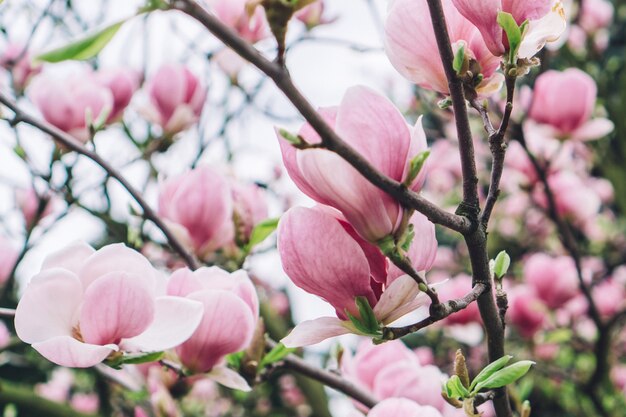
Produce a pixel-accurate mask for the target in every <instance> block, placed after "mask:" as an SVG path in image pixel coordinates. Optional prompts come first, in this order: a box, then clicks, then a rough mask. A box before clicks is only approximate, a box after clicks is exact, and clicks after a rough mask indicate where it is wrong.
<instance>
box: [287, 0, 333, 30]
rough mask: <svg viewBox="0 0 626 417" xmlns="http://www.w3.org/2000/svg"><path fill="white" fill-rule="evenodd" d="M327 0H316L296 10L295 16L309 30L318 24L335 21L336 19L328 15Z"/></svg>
mask: <svg viewBox="0 0 626 417" xmlns="http://www.w3.org/2000/svg"><path fill="white" fill-rule="evenodd" d="M325 1H326V0H316V1H314V2H313V3H311V4H309V5H308V6H305V7H304V8H303V9H301V10H299V11H298V12H296V14H295V15H294V17H295V18H296V19H298V20H299V21H301V22H302V23H304V24H305V25H306V27H307V29H309V30H310V29H313V28H314V27H316V26H319V25H324V24H326V23H331V22H333V21H334V20H335V19H333V18H328V17H327V16H326V10H325V6H326V5H325Z"/></svg>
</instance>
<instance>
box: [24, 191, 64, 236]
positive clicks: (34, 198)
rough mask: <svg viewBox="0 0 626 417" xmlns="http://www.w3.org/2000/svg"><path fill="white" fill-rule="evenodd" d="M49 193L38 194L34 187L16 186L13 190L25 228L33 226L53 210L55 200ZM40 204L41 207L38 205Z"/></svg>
mask: <svg viewBox="0 0 626 417" xmlns="http://www.w3.org/2000/svg"><path fill="white" fill-rule="evenodd" d="M52 199H53V197H52V196H51V195H39V194H37V191H35V189H34V188H32V187H30V188H27V189H23V188H18V189H16V190H15V202H16V204H17V206H18V207H19V209H20V210H21V211H22V216H23V217H24V223H25V225H26V228H27V229H30V228H31V227H33V226H35V221H36V220H37V222H39V221H41V220H43V219H44V218H46V217H47V216H49V215H50V214H52V212H53V211H54V205H55V202H54V201H52ZM40 205H41V207H40Z"/></svg>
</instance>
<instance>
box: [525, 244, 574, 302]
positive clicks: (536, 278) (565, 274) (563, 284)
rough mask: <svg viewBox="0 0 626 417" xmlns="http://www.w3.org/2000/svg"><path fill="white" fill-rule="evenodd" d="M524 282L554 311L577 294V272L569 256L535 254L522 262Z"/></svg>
mask: <svg viewBox="0 0 626 417" xmlns="http://www.w3.org/2000/svg"><path fill="white" fill-rule="evenodd" d="M524 282H525V283H526V284H528V286H529V288H532V289H533V291H534V292H535V294H536V295H537V297H539V298H540V299H541V300H543V302H544V303H545V304H546V305H547V306H548V308H550V309H553V310H556V309H558V308H561V307H563V306H564V305H565V304H566V303H567V302H568V301H570V300H571V299H573V298H574V297H576V295H578V293H579V289H578V288H579V282H578V272H577V271H576V265H575V264H574V261H573V259H572V258H571V257H569V256H557V257H552V256H549V255H546V254H544V253H535V254H533V255H531V256H529V257H528V258H527V259H526V260H525V261H524Z"/></svg>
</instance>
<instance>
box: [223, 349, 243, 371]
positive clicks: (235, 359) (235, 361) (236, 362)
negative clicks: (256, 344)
mask: <svg viewBox="0 0 626 417" xmlns="http://www.w3.org/2000/svg"><path fill="white" fill-rule="evenodd" d="M245 354H246V352H245V351H243V350H242V351H241V352H235V353H231V354H230V355H226V363H227V364H228V365H229V366H230V367H231V368H234V369H239V368H241V361H242V360H243V357H244V355H245Z"/></svg>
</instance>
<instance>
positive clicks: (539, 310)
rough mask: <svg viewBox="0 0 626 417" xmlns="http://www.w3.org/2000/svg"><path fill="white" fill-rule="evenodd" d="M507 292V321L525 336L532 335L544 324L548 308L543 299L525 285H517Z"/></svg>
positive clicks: (529, 336)
mask: <svg viewBox="0 0 626 417" xmlns="http://www.w3.org/2000/svg"><path fill="white" fill-rule="evenodd" d="M508 294H509V309H508V311H507V321H508V322H510V323H511V324H512V325H513V326H514V327H515V328H516V329H517V331H518V332H519V333H520V334H521V335H522V336H524V337H526V338H529V339H531V338H533V336H534V335H535V334H536V333H537V332H538V331H539V330H540V329H541V328H542V327H543V326H544V324H545V322H546V318H547V317H546V316H547V314H548V308H547V307H546V305H545V304H544V303H543V301H542V300H541V299H540V298H539V297H538V296H537V295H536V294H535V292H534V291H532V290H531V289H530V288H527V287H517V288H515V289H514V290H512V291H509V292H508Z"/></svg>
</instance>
